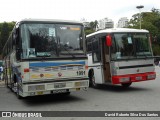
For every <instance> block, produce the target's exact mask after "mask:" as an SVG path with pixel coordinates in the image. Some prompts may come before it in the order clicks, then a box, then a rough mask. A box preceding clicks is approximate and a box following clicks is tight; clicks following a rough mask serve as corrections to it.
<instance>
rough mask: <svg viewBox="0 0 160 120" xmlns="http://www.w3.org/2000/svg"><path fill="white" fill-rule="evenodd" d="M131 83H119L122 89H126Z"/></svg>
mask: <svg viewBox="0 0 160 120" xmlns="http://www.w3.org/2000/svg"><path fill="white" fill-rule="evenodd" d="M131 84H132V83H121V85H122V87H123V88H128V87H129V86H130V85H131Z"/></svg>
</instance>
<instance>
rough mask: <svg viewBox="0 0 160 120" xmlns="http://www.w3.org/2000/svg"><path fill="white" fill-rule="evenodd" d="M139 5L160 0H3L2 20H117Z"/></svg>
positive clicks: (147, 6)
mask: <svg viewBox="0 0 160 120" xmlns="http://www.w3.org/2000/svg"><path fill="white" fill-rule="evenodd" d="M139 5H143V6H144V8H143V9H141V11H142V12H149V11H151V9H152V8H153V7H154V8H156V9H160V4H159V0H1V2H0V22H4V21H6V22H11V21H19V20H21V19H24V18H42V19H65V20H76V21H80V20H82V19H85V20H86V21H88V22H90V21H94V20H100V19H103V18H106V17H107V18H109V19H112V20H113V21H114V22H115V23H117V22H118V20H119V19H120V18H122V17H127V18H128V19H130V18H131V17H132V15H134V14H136V13H139V10H138V9H137V8H136V6H139Z"/></svg>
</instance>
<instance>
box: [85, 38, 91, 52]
mask: <svg viewBox="0 0 160 120" xmlns="http://www.w3.org/2000/svg"><path fill="white" fill-rule="evenodd" d="M86 45H87V52H88V53H90V52H92V39H91V38H87V44H86Z"/></svg>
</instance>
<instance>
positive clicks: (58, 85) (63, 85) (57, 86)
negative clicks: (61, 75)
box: [54, 83, 66, 88]
mask: <svg viewBox="0 0 160 120" xmlns="http://www.w3.org/2000/svg"><path fill="white" fill-rule="evenodd" d="M64 87H66V83H55V84H54V88H64Z"/></svg>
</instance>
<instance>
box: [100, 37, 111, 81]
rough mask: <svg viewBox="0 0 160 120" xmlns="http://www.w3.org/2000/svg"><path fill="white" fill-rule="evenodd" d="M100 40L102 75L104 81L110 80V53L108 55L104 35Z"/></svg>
mask: <svg viewBox="0 0 160 120" xmlns="http://www.w3.org/2000/svg"><path fill="white" fill-rule="evenodd" d="M101 41H102V48H101V49H102V50H101V51H102V52H101V54H102V55H101V57H102V65H103V76H104V81H105V83H107V82H111V70H110V55H109V47H108V46H106V43H105V41H106V36H105V37H102V38H101Z"/></svg>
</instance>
